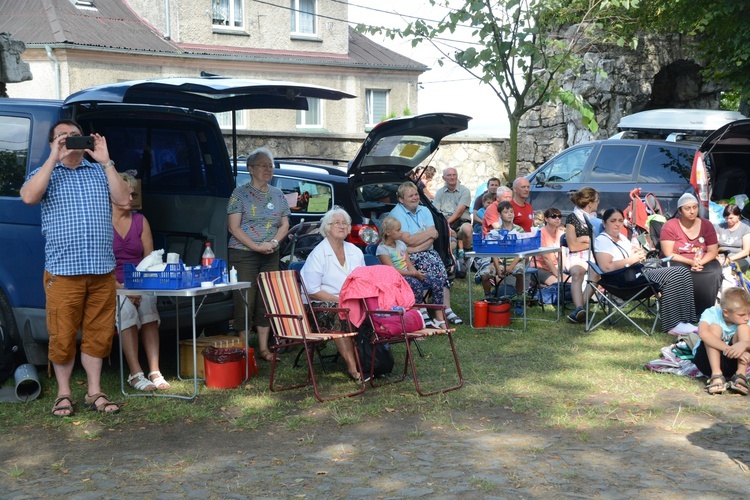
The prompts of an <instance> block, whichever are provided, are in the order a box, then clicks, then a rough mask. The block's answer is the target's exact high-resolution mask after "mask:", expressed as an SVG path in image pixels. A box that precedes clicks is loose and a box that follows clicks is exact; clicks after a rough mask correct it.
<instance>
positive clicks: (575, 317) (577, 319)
mask: <svg viewBox="0 0 750 500" xmlns="http://www.w3.org/2000/svg"><path fill="white" fill-rule="evenodd" d="M581 313H583V317H581ZM568 319H569V320H570V321H571V322H573V323H582V322H583V321H585V320H586V309H584V308H583V307H576V308H575V310H574V311H573V312H572V313H570V314H568Z"/></svg>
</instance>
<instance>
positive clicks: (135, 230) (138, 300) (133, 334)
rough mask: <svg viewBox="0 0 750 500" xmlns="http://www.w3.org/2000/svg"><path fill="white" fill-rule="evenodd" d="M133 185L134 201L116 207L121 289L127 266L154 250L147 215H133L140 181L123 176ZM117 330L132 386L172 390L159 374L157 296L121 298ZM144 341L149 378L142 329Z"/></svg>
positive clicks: (114, 223) (115, 236)
mask: <svg viewBox="0 0 750 500" xmlns="http://www.w3.org/2000/svg"><path fill="white" fill-rule="evenodd" d="M120 176H121V177H122V179H123V181H125V182H127V183H128V185H129V186H130V202H129V203H128V204H127V205H125V206H118V205H115V204H112V226H113V233H114V234H113V235H112V236H113V238H112V247H113V249H114V252H115V260H116V262H117V265H116V266H115V276H116V278H117V288H123V287H124V282H125V279H124V276H123V271H122V266H123V264H126V263H127V264H133V265H136V266H137V265H138V264H139V263H140V262H141V260H143V258H144V257H146V256H147V255H149V254H150V253H151V252H153V251H154V241H153V238H152V236H151V226H149V224H148V221H147V220H146V218H145V217H144V216H143V214H139V213H133V212H132V206H133V198H134V197H135V196H136V194H135V186H136V180H135V179H134V178H133V177H132V176H131V175H129V174H120ZM117 304H118V308H119V310H120V315H119V316H118V321H121V322H120V323H118V324H117V331H118V332H120V342H121V343H122V352H123V354H124V355H125V360H126V361H127V362H128V367H129V369H130V376H129V377H128V383H129V384H130V386H131V387H133V388H134V389H138V390H139V391H154V390H156V389H169V387H170V385H169V382H167V381H166V380H165V379H164V376H163V375H162V374H161V371H159V321H160V320H159V313H158V312H157V310H156V297H154V296H148V295H141V296H130V297H118V298H117ZM139 329H140V331H141V337H142V338H143V349H144V350H145V351H146V359H147V360H148V368H149V374H148V378H146V377H145V376H144V375H143V370H142V369H141V364H140V362H139V361H138V330H139Z"/></svg>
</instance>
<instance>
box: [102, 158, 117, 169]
mask: <svg viewBox="0 0 750 500" xmlns="http://www.w3.org/2000/svg"><path fill="white" fill-rule="evenodd" d="M114 166H115V162H114V161H112V160H109V161H108V162H107V163H105V164H104V165H102V168H103V169H104V170H107V169H108V168H109V167H114Z"/></svg>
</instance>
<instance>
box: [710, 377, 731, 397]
mask: <svg viewBox="0 0 750 500" xmlns="http://www.w3.org/2000/svg"><path fill="white" fill-rule="evenodd" d="M726 390H727V379H725V378H724V375H714V376H713V377H711V378H710V379H708V382H706V392H707V393H709V394H711V395H712V396H713V395H715V394H722V393H723V392H724V391H726Z"/></svg>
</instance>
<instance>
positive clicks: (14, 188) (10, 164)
mask: <svg viewBox="0 0 750 500" xmlns="http://www.w3.org/2000/svg"><path fill="white" fill-rule="evenodd" d="M30 130H31V120H29V119H28V118H19V117H16V116H0V196H16V197H17V196H19V191H20V190H21V186H22V185H23V182H24V180H25V176H26V162H27V158H28V156H29V141H30V138H31V134H30Z"/></svg>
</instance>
